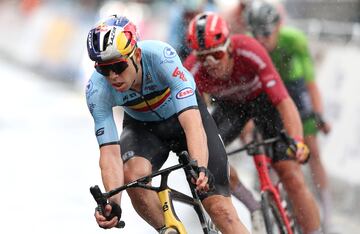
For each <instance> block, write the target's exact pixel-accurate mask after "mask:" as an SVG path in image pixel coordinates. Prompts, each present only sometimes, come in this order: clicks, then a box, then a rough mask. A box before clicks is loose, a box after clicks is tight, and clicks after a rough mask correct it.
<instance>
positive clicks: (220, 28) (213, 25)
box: [187, 12, 230, 50]
mask: <svg viewBox="0 0 360 234" xmlns="http://www.w3.org/2000/svg"><path fill="white" fill-rule="evenodd" d="M229 35H230V31H229V28H228V26H227V24H226V21H225V20H224V19H223V18H222V17H221V16H219V15H218V14H215V13H212V12H205V13H200V14H198V15H196V16H195V17H194V18H193V19H192V20H191V22H190V24H189V28H188V35H187V37H188V42H189V45H190V47H191V48H192V49H194V50H208V49H211V48H215V47H218V46H221V45H223V44H224V43H225V42H226V41H227V39H228V38H229Z"/></svg>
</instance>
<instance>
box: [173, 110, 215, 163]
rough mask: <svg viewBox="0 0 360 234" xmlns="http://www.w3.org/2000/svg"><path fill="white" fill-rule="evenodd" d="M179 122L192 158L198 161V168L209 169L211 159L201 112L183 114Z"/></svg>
mask: <svg viewBox="0 0 360 234" xmlns="http://www.w3.org/2000/svg"><path fill="white" fill-rule="evenodd" d="M179 121H180V123H181V126H182V127H183V129H184V132H185V135H186V142H187V146H188V151H189V154H190V157H191V158H192V159H195V160H197V162H198V166H203V167H207V164H208V157H209V153H208V147H207V138H206V133H205V130H204V127H203V124H202V120H201V116H200V112H199V110H195V109H193V110H187V111H185V112H183V113H182V114H181V115H180V116H179Z"/></svg>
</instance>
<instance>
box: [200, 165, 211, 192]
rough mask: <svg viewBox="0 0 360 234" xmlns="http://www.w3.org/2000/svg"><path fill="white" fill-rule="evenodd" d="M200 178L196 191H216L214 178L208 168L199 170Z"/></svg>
mask: <svg viewBox="0 0 360 234" xmlns="http://www.w3.org/2000/svg"><path fill="white" fill-rule="evenodd" d="M197 173H198V175H199V176H198V178H197V180H196V182H195V185H196V190H198V191H200V192H208V191H209V190H213V189H214V176H213V175H212V173H211V172H210V171H209V170H208V169H207V168H206V167H198V168H197Z"/></svg>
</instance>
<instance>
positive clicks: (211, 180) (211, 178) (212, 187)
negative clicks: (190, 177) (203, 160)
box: [195, 167, 215, 192]
mask: <svg viewBox="0 0 360 234" xmlns="http://www.w3.org/2000/svg"><path fill="white" fill-rule="evenodd" d="M195 171H196V173H197V175H198V176H199V174H200V172H204V173H205V176H206V177H207V178H208V182H207V184H208V185H209V191H208V192H211V191H214V190H215V184H214V183H215V178H214V175H213V174H212V173H211V171H210V170H209V169H207V168H206V167H196V168H195Z"/></svg>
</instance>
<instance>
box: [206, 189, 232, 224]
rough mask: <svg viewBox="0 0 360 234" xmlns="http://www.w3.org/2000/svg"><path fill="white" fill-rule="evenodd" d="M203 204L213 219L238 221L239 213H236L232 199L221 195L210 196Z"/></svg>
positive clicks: (227, 221)
mask: <svg viewBox="0 0 360 234" xmlns="http://www.w3.org/2000/svg"><path fill="white" fill-rule="evenodd" d="M203 205H204V207H205V209H206V211H207V212H208V213H209V215H210V216H211V217H212V219H213V221H220V220H221V221H220V222H222V223H224V222H225V223H227V224H230V223H233V222H236V221H237V219H238V218H237V215H234V209H233V207H232V204H231V201H230V200H229V199H228V198H226V197H224V196H221V195H214V196H210V197H208V198H206V199H204V200H203Z"/></svg>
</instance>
